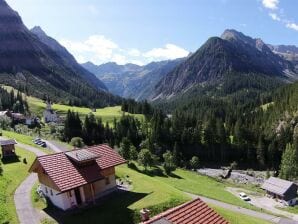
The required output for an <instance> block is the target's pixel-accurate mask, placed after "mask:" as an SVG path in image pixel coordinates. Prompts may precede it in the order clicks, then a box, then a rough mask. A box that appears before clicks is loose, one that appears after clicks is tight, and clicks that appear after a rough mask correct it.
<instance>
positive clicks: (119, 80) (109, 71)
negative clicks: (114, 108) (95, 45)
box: [83, 59, 185, 100]
mask: <svg viewBox="0 0 298 224" xmlns="http://www.w3.org/2000/svg"><path fill="white" fill-rule="evenodd" d="M184 60H185V59H176V60H169V61H160V62H152V63H150V64H148V65H145V66H138V65H134V64H126V65H117V64H116V63H113V62H110V63H106V64H102V65H98V66H97V65H94V64H92V63H91V62H88V63H85V64H83V66H84V67H85V68H86V69H88V70H89V71H90V72H93V73H94V74H96V76H97V77H98V78H99V79H101V80H102V81H103V82H104V83H105V85H106V86H107V87H108V89H109V90H110V91H111V92H112V93H114V94H116V95H119V96H123V97H126V98H134V99H136V100H144V99H147V98H148V97H149V96H150V95H151V94H152V92H153V90H154V87H155V85H156V84H157V83H158V82H159V81H160V80H161V79H162V78H163V77H164V76H165V75H166V74H167V73H169V72H170V71H172V70H173V69H174V68H175V67H176V66H177V65H178V64H180V63H181V62H182V61H184Z"/></svg>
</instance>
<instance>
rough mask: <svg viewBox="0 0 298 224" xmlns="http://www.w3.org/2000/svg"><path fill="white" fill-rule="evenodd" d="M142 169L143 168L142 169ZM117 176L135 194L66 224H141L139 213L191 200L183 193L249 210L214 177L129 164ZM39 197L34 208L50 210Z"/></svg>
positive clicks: (71, 216) (238, 220)
mask: <svg viewBox="0 0 298 224" xmlns="http://www.w3.org/2000/svg"><path fill="white" fill-rule="evenodd" d="M138 168H139V169H141V168H140V167H138ZM116 174H117V177H118V178H120V179H121V180H123V181H124V182H131V192H126V193H118V194H114V195H112V196H111V197H109V198H108V199H106V200H104V201H103V203H102V204H98V205H97V206H95V207H91V208H86V209H83V210H81V211H78V212H75V213H73V212H72V213H66V214H64V215H61V220H62V222H63V223H83V222H84V221H85V220H87V219H88V223H97V222H98V220H102V221H104V223H107V224H109V223H113V224H116V223H138V222H139V210H140V209H142V208H144V207H146V208H149V209H150V210H151V212H152V215H155V214H158V213H160V212H162V211H164V210H166V209H168V208H172V207H174V206H176V205H178V204H181V203H183V202H185V201H188V200H190V198H189V197H188V196H186V195H185V194H184V193H183V191H188V192H192V193H195V194H200V195H204V196H207V197H210V198H216V199H218V200H221V201H225V202H228V203H231V204H235V205H239V206H243V207H248V204H246V203H244V202H242V201H241V200H240V199H238V198H237V197H235V196H233V195H232V194H230V193H229V192H227V191H225V190H224V188H225V187H226V186H225V185H224V184H222V183H219V182H217V181H215V180H213V179H211V178H207V177H205V176H200V175H197V174H196V173H194V172H190V171H185V170H180V169H179V170H177V171H175V173H174V175H173V176H171V177H167V176H164V175H163V174H162V173H159V174H158V175H151V174H152V173H150V171H149V172H147V174H144V173H143V171H142V170H141V171H137V170H133V169H130V168H128V167H127V165H122V166H119V167H117V169H116ZM35 195H36V194H34V192H32V200H33V202H34V205H35V206H36V207H37V208H40V209H44V208H45V207H46V206H45V204H44V203H43V202H40V201H38V199H35ZM215 209H216V211H218V212H219V213H220V214H221V215H222V216H223V217H225V218H226V219H227V220H228V221H230V223H233V224H234V223H235V224H244V223H251V224H259V223H260V224H263V223H267V222H264V221H262V220H259V219H255V218H252V217H249V216H246V215H241V214H238V213H235V212H230V211H228V210H225V209H221V208H217V207H215ZM115 214H117V215H115Z"/></svg>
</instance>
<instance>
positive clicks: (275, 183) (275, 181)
mask: <svg viewBox="0 0 298 224" xmlns="http://www.w3.org/2000/svg"><path fill="white" fill-rule="evenodd" d="M261 188H262V189H263V190H265V191H266V194H267V196H268V197H271V198H274V199H277V200H278V201H280V202H281V203H282V204H284V205H290V206H291V205H296V198H297V185H296V184H295V183H293V182H291V181H287V180H283V179H280V178H276V177H270V178H269V179H268V180H266V181H265V183H264V184H263V185H262V187H261Z"/></svg>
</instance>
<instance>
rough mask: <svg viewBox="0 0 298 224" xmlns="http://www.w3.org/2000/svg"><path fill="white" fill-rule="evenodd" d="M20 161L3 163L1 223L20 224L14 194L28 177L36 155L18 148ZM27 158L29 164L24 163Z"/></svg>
mask: <svg viewBox="0 0 298 224" xmlns="http://www.w3.org/2000/svg"><path fill="white" fill-rule="evenodd" d="M16 153H17V155H18V156H19V161H16V162H11V163H2V168H3V173H2V176H0V223H10V224H14V223H19V222H18V218H17V214H16V209H15V206H14V199H13V196H14V192H15V190H16V188H17V187H18V186H19V185H20V184H21V182H22V181H23V180H24V179H25V178H26V177H27V175H28V169H29V167H30V165H31V164H32V162H33V160H34V158H35V155H34V154H33V153H30V152H28V151H25V150H23V149H21V148H16ZM24 158H26V160H27V164H24V163H23V159H24Z"/></svg>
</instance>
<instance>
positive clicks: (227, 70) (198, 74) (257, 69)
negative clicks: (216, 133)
mask: <svg viewBox="0 0 298 224" xmlns="http://www.w3.org/2000/svg"><path fill="white" fill-rule="evenodd" d="M232 73H238V74H242V73H243V74H248V73H253V74H263V75H266V76H268V77H270V78H277V79H279V80H283V81H288V82H289V81H293V80H295V79H297V74H295V67H294V65H293V64H292V63H290V62H289V61H286V60H285V59H283V58H282V57H280V56H279V55H276V54H274V53H273V52H272V51H271V50H270V48H269V47H268V46H267V45H266V44H264V43H263V41H262V40H260V39H253V38H251V37H248V36H245V35H244V34H242V33H240V32H237V31H235V30H226V31H225V32H224V33H223V35H222V36H221V38H219V37H212V38H210V39H209V40H208V41H207V42H206V43H205V44H204V45H203V46H202V47H201V48H200V49H199V50H197V52H195V53H194V54H193V55H192V56H190V57H189V58H188V59H187V60H186V61H185V62H183V63H182V64H181V65H180V66H178V67H176V68H175V69H174V70H173V71H172V72H170V73H169V74H167V75H166V76H165V77H164V78H163V79H162V80H161V81H160V82H159V83H158V85H157V86H156V89H155V94H154V95H153V96H152V98H153V99H155V100H156V99H164V98H171V97H173V96H175V95H178V94H180V93H183V92H186V91H187V90H188V89H190V88H191V87H194V86H198V85H199V86H202V85H203V86H206V85H209V84H212V85H214V84H216V85H217V86H218V85H220V84H222V83H223V80H224V79H227V78H229V74H232ZM240 78H241V76H240Z"/></svg>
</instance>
